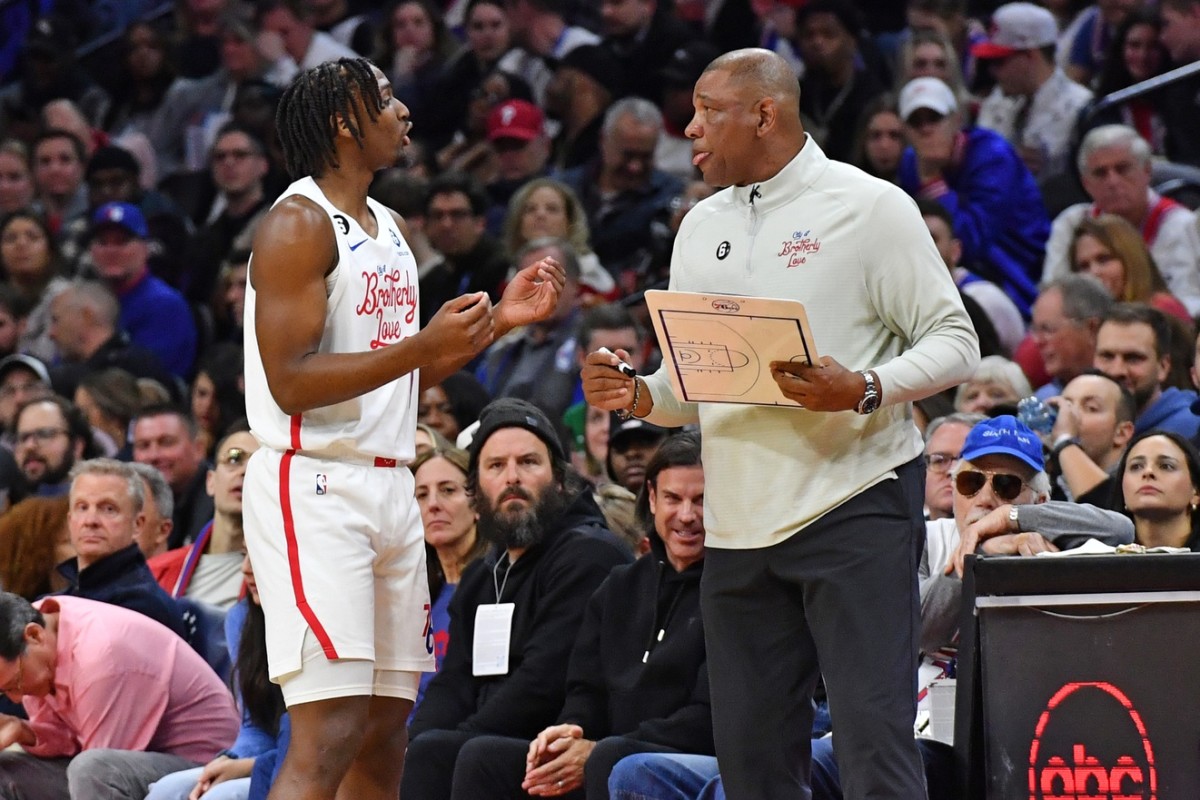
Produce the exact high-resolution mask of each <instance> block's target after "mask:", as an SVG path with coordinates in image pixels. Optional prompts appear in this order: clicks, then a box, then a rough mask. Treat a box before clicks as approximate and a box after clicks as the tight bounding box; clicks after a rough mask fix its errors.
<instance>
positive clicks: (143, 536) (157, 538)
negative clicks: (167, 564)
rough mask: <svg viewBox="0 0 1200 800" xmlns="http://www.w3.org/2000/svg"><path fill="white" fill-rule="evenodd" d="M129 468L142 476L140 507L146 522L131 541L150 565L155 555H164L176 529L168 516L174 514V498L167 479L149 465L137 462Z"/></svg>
mask: <svg viewBox="0 0 1200 800" xmlns="http://www.w3.org/2000/svg"><path fill="white" fill-rule="evenodd" d="M129 466H131V467H133V471H134V472H136V473H137V474H138V475H141V476H142V483H143V484H144V485H145V487H146V502H145V504H144V505H143V506H142V513H143V514H145V516H146V522H145V524H143V525H142V528H141V530H139V531H138V532H137V535H136V536H135V537H134V539H135V540H136V541H137V544H138V547H140V548H141V550H142V555H144V556H145V557H146V561H147V562H149V561H150V559H152V558H154V557H155V556H157V555H159V554H161V553H165V552H167V542H168V541H169V540H170V538H171V529H172V528H174V527H175V521H174V520H173V519H171V515H172V514H173V513H174V512H175V497H174V495H172V494H171V487H170V485H169V484H168V483H167V479H166V478H164V477H163V474H162V473H161V472H159V471H158V470H157V469H155V468H154V467H152V466H150V465H149V464H139V463H137V462H136V461H135V462H132V463H130V465H129Z"/></svg>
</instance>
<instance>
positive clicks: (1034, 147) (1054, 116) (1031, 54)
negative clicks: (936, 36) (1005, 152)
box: [972, 2, 1092, 181]
mask: <svg viewBox="0 0 1200 800" xmlns="http://www.w3.org/2000/svg"><path fill="white" fill-rule="evenodd" d="M1057 43H1058V22H1057V21H1056V20H1055V19H1054V15H1053V14H1051V13H1050V11H1049V10H1048V9H1045V8H1042V7H1041V6H1037V5H1034V4H1033V3H1026V2H1020V3H1007V4H1005V5H1002V6H1000V8H998V9H996V12H995V13H994V14H993V15H992V29H991V34H990V35H989V36H988V40H987V41H985V42H979V43H978V44H976V45H975V46H974V47H973V48H972V52H973V53H974V54H975V57H976V58H979V59H983V60H986V61H987V62H988V66H989V67H991V73H992V76H993V77H994V78H995V79H996V88H995V89H993V90H992V92H991V94H989V95H988V96H987V97H986V98H984V100H983V103H982V104H981V105H980V107H979V120H978V124H979V126H980V127H981V128H988V129H989V130H993V131H995V132H997V133H999V134H1000V135H1001V136H1003V137H1004V138H1005V139H1007V140H1008V142H1009V144H1011V145H1012V146H1013V147H1015V148H1016V149H1017V152H1018V153H1020V155H1021V159H1022V160H1023V161H1024V162H1025V165H1026V166H1027V167H1029V171H1030V172H1032V173H1033V174H1034V175H1035V176H1037V178H1038V180H1041V181H1045V180H1046V179H1048V178H1053V177H1056V176H1058V175H1061V174H1064V173H1066V172H1067V170H1068V168H1069V163H1068V161H1067V158H1068V157H1069V155H1070V144H1071V133H1072V132H1073V131H1074V130H1075V121H1076V119H1077V118H1078V117H1079V112H1080V111H1082V110H1083V109H1084V107H1085V106H1087V104H1088V102H1089V101H1090V100H1091V99H1092V93H1091V91H1089V90H1088V89H1087V88H1085V87H1084V86H1081V85H1080V84H1078V83H1076V82H1075V81H1073V80H1072V79H1071V78H1069V77H1067V74H1066V73H1065V72H1063V71H1062V70H1061V69H1059V67H1058V66H1057V65H1056V63H1055V60H1054V50H1055V47H1056V46H1057Z"/></svg>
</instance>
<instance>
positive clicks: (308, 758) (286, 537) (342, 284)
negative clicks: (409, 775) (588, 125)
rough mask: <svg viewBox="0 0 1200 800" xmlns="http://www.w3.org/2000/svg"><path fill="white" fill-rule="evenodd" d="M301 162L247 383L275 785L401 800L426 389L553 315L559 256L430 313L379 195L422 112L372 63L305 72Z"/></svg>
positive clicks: (420, 604)
mask: <svg viewBox="0 0 1200 800" xmlns="http://www.w3.org/2000/svg"><path fill="white" fill-rule="evenodd" d="M278 128H279V136H280V143H281V145H282V147H283V153H284V158H285V160H286V162H287V168H288V171H289V172H290V173H291V174H292V175H293V176H297V175H307V176H308V177H304V178H301V179H299V180H297V181H296V182H295V183H293V184H292V185H291V186H289V187H288V189H287V190H286V191H285V192H284V193H283V195H282V197H281V198H280V199H279V200H278V201H276V203H275V205H274V207H273V208H272V209H271V211H270V212H269V213H268V215H267V217H266V218H265V219H264V220H263V223H262V225H261V227H260V228H259V231H258V233H257V235H256V237H255V242H254V255H253V258H252V259H251V262H250V266H249V283H248V285H247V291H246V318H247V320H249V324H247V325H246V398H247V410H248V412H249V418H250V424H251V427H252V429H253V432H254V434H255V436H256V437H258V439H259V440H260V441H261V442H262V445H263V447H262V448H261V449H260V450H259V451H258V452H257V453H256V454H255V455H254V456H253V457H252V458H251V460H250V463H249V465H248V467H247V471H246V479H245V487H244V490H245V494H246V502H245V525H246V543H247V546H248V548H249V551H250V558H251V561H252V562H253V564H254V572H255V577H256V579H257V583H258V587H259V591H260V593H261V596H262V604H263V610H264V612H265V613H266V618H267V651H268V658H269V662H270V675H271V679H272V680H274V681H276V682H277V683H279V684H280V687H281V688H282V690H283V695H284V699H285V700H286V702H287V706H288V710H289V711H290V713H291V721H292V739H291V745H290V747H289V749H288V753H287V757H286V759H285V760H284V764H283V767H282V770H281V772H280V774H279V777H278V779H277V780H276V782H275V785H274V786H273V788H272V789H271V794H270V797H271V798H275V799H276V800H278V799H279V798H288V799H289V800H292V799H293V798H297V799H299V800H307V799H308V798H312V799H313V800H315V799H316V798H321V800H328V798H332V797H337V798H343V799H346V798H355V799H356V800H363V799H366V798H379V800H382V799H383V798H388V800H394V799H395V797H396V795H397V793H398V790H399V784H400V775H401V771H402V768H403V759H404V750H405V746H406V735H405V728H404V723H405V720H406V719H407V718H408V715H409V711H410V710H411V707H412V701H413V699H414V698H415V697H416V692H417V684H418V680H419V677H420V674H421V672H422V671H423V670H428V669H432V667H433V656H432V649H431V648H430V647H428V646H427V641H426V633H427V626H428V613H429V596H428V589H427V585H428V584H427V581H426V577H425V564H424V553H425V549H424V545H423V535H422V528H421V518H420V513H419V511H418V509H417V506H416V503H415V501H414V499H413V479H412V475H411V474H410V473H409V471H408V470H407V469H405V468H404V466H403V465H404V463H405V461H407V460H410V459H412V458H413V457H414V455H415V453H414V441H413V440H414V434H415V430H416V409H417V397H418V393H419V392H420V390H421V389H422V388H425V387H427V386H431V385H436V384H437V383H438V382H439V381H440V380H441V379H442V378H443V377H445V376H446V375H448V374H450V373H451V372H453V371H454V370H456V369H457V368H459V367H460V366H462V365H463V364H464V363H466V362H467V361H468V360H469V359H470V358H471V357H472V356H474V355H475V354H476V353H478V352H479V351H480V350H482V349H483V348H484V347H486V346H487V345H488V344H489V343H490V342H491V341H492V339H493V338H494V337H495V336H498V335H501V334H503V333H505V332H506V331H508V330H509V329H511V328H513V327H514V326H517V325H524V324H528V323H530V322H534V321H537V320H540V319H543V318H545V317H546V316H548V315H549V314H550V313H551V312H553V310H554V308H555V305H556V304H557V302H558V295H559V292H560V291H561V288H562V286H563V282H564V275H563V272H562V269H561V268H560V267H559V265H558V264H556V263H555V262H553V261H552V260H545V261H541V262H539V263H537V264H535V265H533V266H531V267H529V268H527V269H525V270H523V271H522V272H520V273H519V274H518V275H517V276H516V278H515V279H514V280H513V281H512V283H511V284H510V285H509V287H508V289H507V290H506V291H505V293H504V295H503V297H502V298H501V300H500V301H499V302H498V303H497V304H496V306H495V308H492V306H491V304H490V302H489V300H488V297H487V295H486V294H485V293H482V292H479V293H475V294H471V295H466V296H463V297H459V298H457V299H455V300H451V301H449V302H447V303H446V304H445V305H443V306H442V308H441V309H440V310H439V311H438V312H437V314H436V315H434V317H433V318H432V319H431V320H430V322H429V324H428V325H427V326H426V327H425V328H424V329H419V327H418V319H419V313H418V312H419V310H418V305H417V303H418V300H417V265H416V261H415V260H414V259H413V255H412V252H411V249H410V248H409V246H408V245H407V243H406V237H405V234H406V228H405V224H404V221H403V220H402V219H400V217H398V216H397V215H396V214H395V213H394V212H391V211H390V210H388V209H387V208H385V207H383V206H381V205H380V204H379V203H377V202H375V201H374V200H372V199H369V198H368V197H367V187H368V186H369V185H370V183H371V178H372V175H373V174H374V172H375V171H376V170H378V169H381V168H384V167H389V166H391V165H392V164H394V163H395V161H396V159H397V156H398V154H399V153H400V151H401V150H402V149H403V147H404V146H405V145H406V144H408V136H407V134H408V132H409V130H410V128H411V123H410V121H409V112H408V109H407V108H406V107H405V106H404V104H403V103H401V102H400V101H399V100H397V99H396V97H395V95H394V94H393V93H392V87H391V84H390V83H389V82H388V80H387V78H386V77H384V75H383V73H382V72H380V71H379V69H377V68H376V67H374V66H373V65H371V63H370V62H368V61H366V60H365V59H341V60H338V61H333V62H327V63H325V64H322V65H320V66H318V67H315V68H313V69H310V70H307V71H306V72H303V73H301V74H300V75H299V76H297V78H296V79H295V80H294V81H293V82H292V84H291V85H290V86H289V87H288V89H287V91H285V92H284V95H283V98H282V100H281V101H280V105H279V111H278Z"/></svg>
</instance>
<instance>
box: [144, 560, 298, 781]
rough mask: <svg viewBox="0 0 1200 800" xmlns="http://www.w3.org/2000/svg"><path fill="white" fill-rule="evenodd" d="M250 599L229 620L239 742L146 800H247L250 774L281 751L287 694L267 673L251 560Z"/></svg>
mask: <svg viewBox="0 0 1200 800" xmlns="http://www.w3.org/2000/svg"><path fill="white" fill-rule="evenodd" d="M241 573H242V575H243V576H244V578H245V583H246V597H245V599H243V600H241V601H239V602H238V604H237V605H235V606H234V607H233V608H231V609H230V610H229V614H228V615H226V617H225V641H226V643H227V645H228V647H229V660H230V662H232V663H233V664H234V665H235V667H234V673H233V675H234V682H233V685H234V694H235V696H236V697H237V699H238V705H240V706H241V710H242V726H241V728H239V729H238V735H237V740H236V741H234V743H233V745H232V746H231V747H229V748H228V749H226V750H223V751H221V753H220V755H218V756H217V757H216V758H214V759H213V760H212V761H209V762H208V763H207V764H206V765H205V766H203V767H193V768H192V769H187V770H183V771H181V772H174V773H171V774H169V775H164V776H163V777H161V778H159V779H158V780H156V781H155V782H154V783H152V784H150V792H149V794H147V795H146V800H189V798H191V797H192V796H193V792H197V791H198V792H201V793H202V794H201V795H199V796H202V797H207V798H209V800H246V798H247V797H248V796H249V794H250V781H251V777H250V776H251V773H252V771H253V770H254V767H255V762H256V760H257V759H258V757H259V756H261V755H263V754H264V753H274V752H275V751H276V750H277V749H278V747H279V734H280V728H281V726H282V721H283V719H284V718H285V717H286V716H287V709H286V708H285V707H284V704H283V693H282V692H281V691H280V690H279V687H278V686H277V685H276V684H274V683H272V682H271V679H270V676H269V675H268V674H267V630H266V625H267V623H266V619H265V618H264V617H263V611H262V605H261V603H260V601H259V599H258V584H256V583H255V582H254V571H253V569H252V568H251V566H250V557H249V556H244V557H243V558H242V565H241Z"/></svg>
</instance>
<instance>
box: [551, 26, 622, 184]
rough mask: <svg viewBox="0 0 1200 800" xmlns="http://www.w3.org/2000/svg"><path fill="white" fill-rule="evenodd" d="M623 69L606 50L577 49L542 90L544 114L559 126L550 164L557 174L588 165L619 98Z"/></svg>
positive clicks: (569, 54)
mask: <svg viewBox="0 0 1200 800" xmlns="http://www.w3.org/2000/svg"><path fill="white" fill-rule="evenodd" d="M624 80H625V76H624V68H623V66H622V64H621V62H620V61H619V60H618V59H617V57H616V56H615V55H613V53H612V52H611V51H610V50H608V48H606V47H603V46H601V45H580V46H579V47H576V48H575V49H574V50H572V51H571V52H570V53H568V54H567V55H566V56H565V57H564V58H563V59H562V61H560V62H559V63H558V66H557V67H556V68H555V70H554V77H552V78H551V79H550V83H549V84H548V85H547V86H546V102H545V108H546V112H547V113H548V114H549V115H550V116H551V117H553V118H554V119H556V120H558V121H559V123H560V127H559V131H558V134H557V135H556V136H555V137H554V146H553V149H552V153H551V157H550V163H551V165H552V166H553V168H554V169H555V170H557V171H562V170H570V169H575V168H577V167H581V166H583V165H585V164H587V163H588V162H589V161H591V160H592V159H593V158H594V157H595V154H596V152H597V150H598V149H599V147H600V138H601V134H602V128H603V125H604V118H605V115H606V114H607V112H608V110H609V109H610V108H612V106H613V103H614V101H616V100H617V99H618V98H619V97H620V92H621V87H622V84H623V82H624Z"/></svg>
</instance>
